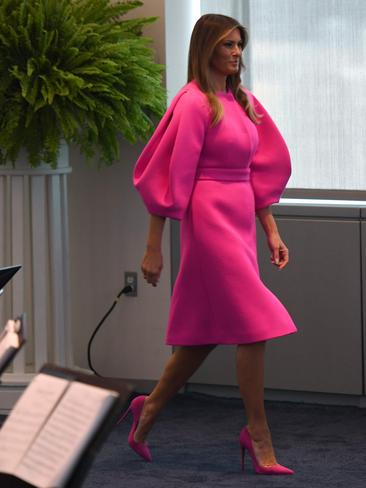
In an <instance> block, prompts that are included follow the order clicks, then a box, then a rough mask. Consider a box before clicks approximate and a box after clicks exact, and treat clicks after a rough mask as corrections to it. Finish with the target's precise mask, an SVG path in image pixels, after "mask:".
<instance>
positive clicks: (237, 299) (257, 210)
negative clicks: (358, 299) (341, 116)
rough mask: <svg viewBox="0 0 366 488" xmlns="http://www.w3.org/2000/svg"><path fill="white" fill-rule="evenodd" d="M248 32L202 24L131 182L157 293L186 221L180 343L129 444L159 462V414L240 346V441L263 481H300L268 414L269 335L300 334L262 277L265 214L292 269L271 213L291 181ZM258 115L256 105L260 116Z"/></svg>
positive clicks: (278, 255)
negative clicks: (154, 449)
mask: <svg viewBox="0 0 366 488" xmlns="http://www.w3.org/2000/svg"><path fill="white" fill-rule="evenodd" d="M247 42H248V34H247V31H246V29H245V28H244V27H243V26H241V25H240V24H239V23H238V22H237V21H236V20H235V19H232V18H231V17H227V16H224V15H216V14H208V15H204V16H202V17H201V18H200V19H199V20H198V21H197V23H196V25H195V27H194V30H193V32H192V37H191V43H190V49H189V66H188V83H187V84H186V85H185V86H184V87H183V88H182V89H181V90H180V91H179V92H178V94H177V95H176V96H175V98H174V99H173V101H172V103H171V105H170V107H169V108H168V110H167V112H166V113H165V115H164V117H163V118H162V120H161V121H160V124H159V125H158V127H157V129H156V131H155V132H154V134H153V136H152V138H151V139H150V141H149V142H148V144H147V145H146V147H145V148H144V150H143V152H142V154H141V156H140V157H139V159H138V161H137V163H136V167H135V170H134V176H133V182H134V185H135V187H136V188H137V190H138V191H139V192H140V194H141V197H142V199H143V201H144V203H145V205H146V208H147V210H148V211H149V213H150V214H151V220H150V229H149V236H148V242H147V248H146V252H145V255H144V257H143V262H142V265H141V269H142V272H143V274H144V277H145V279H146V281H147V282H148V283H150V284H151V285H152V286H156V285H157V282H158V280H159V276H160V273H161V270H162V267H163V260H162V255H161V239H162V233H163V228H164V223H165V219H166V217H169V218H173V219H177V220H180V221H181V262H180V269H179V273H178V276H177V278H176V281H175V285H174V290H173V295H172V299H171V305H170V311H169V319H168V326H167V335H166V344H169V345H174V346H177V347H176V350H175V351H174V353H173V354H172V356H171V357H170V359H169V361H168V363H167V365H166V368H165V370H164V372H163V374H162V377H161V378H160V380H159V382H158V384H157V386H156V387H155V388H154V390H153V391H152V392H151V393H150V395H148V396H144V395H141V396H138V397H136V398H135V399H134V400H133V401H132V402H131V405H130V407H129V409H128V410H127V411H126V412H125V414H124V415H123V417H122V418H121V419H120V420H122V419H123V418H125V416H126V415H127V413H128V412H130V411H131V412H132V413H133V425H132V428H131V431H130V433H129V439H128V440H129V444H130V446H131V447H132V448H133V449H134V450H135V451H136V452H137V453H138V454H140V455H141V456H142V457H143V458H144V459H146V460H148V461H151V453H150V450H149V447H148V444H147V442H145V439H146V437H147V434H148V432H149V430H150V429H151V427H152V425H153V423H154V420H155V419H156V416H157V415H158V413H159V412H160V411H161V409H162V408H163V407H164V405H166V403H167V402H168V400H169V399H170V398H172V397H173V396H174V395H175V393H176V392H177V391H178V390H179V389H180V388H181V387H182V386H183V385H184V384H185V382H186V381H187V380H188V378H190V376H191V375H192V374H193V373H194V372H195V371H196V369H197V368H198V367H199V366H200V364H201V363H202V362H203V360H204V359H205V358H206V357H207V355H208V354H209V353H210V351H212V350H213V349H214V348H215V346H216V345H217V344H237V358H236V359H237V377H238V384H239V388H240V392H241V395H242V398H243V402H244V405H245V410H246V415H247V425H246V426H245V427H244V428H243V429H242V431H241V433H240V436H239V442H240V448H241V453H242V468H244V464H243V461H244V452H245V449H248V451H249V454H250V455H251V457H252V461H253V464H254V467H255V470H256V472H257V473H261V474H293V473H294V471H292V470H291V469H288V468H286V467H284V466H281V465H280V464H278V463H277V461H276V458H275V455H274V451H273V447H272V442H271V434H270V430H269V426H268V423H267V419H266V413H265V409H264V351H265V342H266V340H268V339H271V338H275V337H279V336H283V335H286V334H292V333H294V332H296V331H297V328H296V326H295V324H294V323H293V321H292V319H291V317H290V315H289V314H288V312H287V311H286V309H285V308H284V306H283V305H282V304H281V303H280V301H279V300H278V299H277V297H275V296H274V294H273V293H272V292H271V291H270V290H268V289H267V288H266V287H265V286H264V284H263V282H262V281H261V280H260V277H259V269H258V263H257V256H256V226H255V220H256V219H255V216H256V215H257V216H258V217H259V219H260V222H261V224H262V226H263V229H264V231H265V232H266V234H267V241H268V245H269V248H270V251H271V261H272V263H273V264H274V265H276V266H277V267H278V269H283V268H284V267H285V266H286V264H287V262H288V249H287V247H286V246H285V244H284V243H283V241H282V240H281V237H280V235H279V233H278V229H277V226H276V223H275V220H274V218H273V216H272V214H271V212H270V208H269V207H270V205H271V204H273V203H275V202H278V201H279V199H280V196H281V194H282V193H283V190H284V188H285V185H286V183H287V181H288V179H289V177H290V174H291V163H290V157H289V153H288V150H287V147H286V144H285V142H284V140H283V138H282V136H281V134H280V133H279V131H278V129H277V127H276V126H275V124H274V122H273V121H272V119H271V118H270V116H269V115H268V113H267V112H266V110H265V109H264V108H263V107H262V105H261V104H260V103H259V102H258V100H257V99H256V98H255V96H254V95H253V94H252V93H250V91H249V90H248V89H247V88H245V87H243V86H242V85H241V84H240V81H241V80H240V70H241V68H244V64H243V63H242V59H241V55H242V52H243V49H244V47H245V46H246V44H247ZM255 109H259V111H260V114H258V113H257V112H256V110H255Z"/></svg>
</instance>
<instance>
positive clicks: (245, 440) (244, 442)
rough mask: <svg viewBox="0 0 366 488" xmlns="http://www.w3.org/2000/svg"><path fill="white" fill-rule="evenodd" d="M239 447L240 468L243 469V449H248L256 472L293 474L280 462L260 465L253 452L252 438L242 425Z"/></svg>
mask: <svg viewBox="0 0 366 488" xmlns="http://www.w3.org/2000/svg"><path fill="white" fill-rule="evenodd" d="M239 442H240V449H241V469H242V471H244V453H245V449H248V451H249V454H250V457H251V458H252V462H253V466H254V470H255V472H256V473H257V474H294V473H295V471H293V470H292V469H289V468H286V467H285V466H282V465H281V464H278V463H276V464H274V465H273V466H262V465H260V464H259V462H258V460H257V458H256V455H255V453H254V448H253V443H252V439H251V437H250V434H249V431H248V429H247V427H244V428H243V429H242V431H241V432H240V438H239Z"/></svg>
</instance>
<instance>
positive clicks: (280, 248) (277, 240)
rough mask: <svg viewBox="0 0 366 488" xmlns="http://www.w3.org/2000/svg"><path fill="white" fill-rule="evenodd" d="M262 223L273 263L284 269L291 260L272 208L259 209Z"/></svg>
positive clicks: (257, 213) (257, 212) (258, 214)
mask: <svg viewBox="0 0 366 488" xmlns="http://www.w3.org/2000/svg"><path fill="white" fill-rule="evenodd" d="M256 215H257V216H258V218H259V220H260V223H261V225H262V227H263V230H264V232H265V233H266V235H267V242H268V246H269V248H270V250H271V262H272V263H273V264H275V265H276V266H278V268H279V269H282V268H284V267H285V266H286V264H287V263H288V260H289V252H288V248H287V247H286V246H285V244H284V242H283V241H282V240H281V237H280V234H279V232H278V229H277V225H276V221H275V219H274V217H273V215H272V212H271V209H270V207H264V208H259V209H257V210H256Z"/></svg>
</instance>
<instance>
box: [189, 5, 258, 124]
mask: <svg viewBox="0 0 366 488" xmlns="http://www.w3.org/2000/svg"><path fill="white" fill-rule="evenodd" d="M234 29H238V30H239V32H240V37H241V40H242V43H243V49H244V48H245V46H246V45H247V44H248V40H249V35H248V31H247V29H246V28H245V27H244V26H242V25H241V24H240V23H239V22H238V21H237V20H235V19H233V18H232V17H228V16H227V15H221V14H206V15H202V17H200V18H199V19H198V21H197V22H196V25H195V26H194V28H193V31H192V35H191V41H190V45H189V55H188V82H190V81H192V80H195V81H196V82H197V84H198V86H199V88H200V89H201V90H202V91H203V92H204V93H205V94H206V96H207V99H208V102H209V104H210V107H211V110H212V120H211V125H212V126H214V125H216V124H217V123H218V122H219V121H220V119H221V118H222V116H223V107H222V105H221V103H220V100H219V99H218V97H217V96H216V95H215V90H214V87H213V85H212V80H211V79H210V72H209V68H210V62H211V59H212V56H213V54H214V51H215V48H216V46H217V45H218V43H219V42H221V41H222V39H223V38H224V37H226V36H227V35H228V34H229V33H230V32H231V31H232V30H234ZM239 66H240V68H239V69H238V71H237V73H235V74H232V75H229V76H227V78H226V89H227V90H231V91H232V92H233V95H234V97H235V99H236V100H237V101H238V102H239V104H240V105H241V106H242V108H243V110H245V112H246V113H247V115H248V117H249V118H250V119H251V120H252V121H253V122H254V123H255V124H258V123H259V118H260V117H261V115H260V114H258V113H256V112H255V110H254V107H252V105H251V103H250V101H249V99H248V96H247V94H246V93H245V92H244V91H243V90H242V89H241V88H240V85H241V78H240V71H241V69H244V70H245V69H246V66H245V64H244V63H243V60H242V58H241V57H240V65H239Z"/></svg>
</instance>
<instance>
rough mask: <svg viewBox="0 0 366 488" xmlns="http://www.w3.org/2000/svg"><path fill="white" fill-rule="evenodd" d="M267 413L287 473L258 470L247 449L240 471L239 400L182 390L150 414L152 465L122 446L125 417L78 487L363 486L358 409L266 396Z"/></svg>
mask: <svg viewBox="0 0 366 488" xmlns="http://www.w3.org/2000/svg"><path fill="white" fill-rule="evenodd" d="M266 411H267V417H268V422H269V425H270V428H271V433H272V440H273V445H274V448H275V453H276V457H277V461H278V462H279V463H281V464H284V465H285V466H288V467H290V468H291V469H293V470H294V471H295V474H294V475H289V476H266V475H257V474H256V473H255V472H254V469H253V466H252V464H251V459H250V457H249V453H248V452H246V462H245V473H244V474H243V473H242V472H241V469H240V450H239V441H238V437H239V432H240V429H241V427H242V426H243V425H244V424H245V415H244V413H243V408H242V404H241V401H240V400H238V399H221V398H215V397H209V396H205V395H198V394H188V395H177V396H176V397H175V398H174V399H173V400H172V401H171V402H170V403H169V405H168V406H167V407H166V408H165V410H164V411H163V412H162V413H161V414H160V416H159V418H158V419H157V422H156V424H155V425H154V428H153V430H152V431H151V433H150V436H149V445H150V449H151V452H152V456H153V462H152V463H146V462H145V461H144V460H143V459H141V458H140V457H139V456H138V455H137V454H135V452H134V451H132V450H131V449H130V447H129V446H128V444H127V435H128V432H129V429H130V426H131V421H132V416H131V415H129V416H128V417H127V420H125V421H124V422H123V423H121V424H120V425H118V426H116V428H115V430H114V431H113V432H112V433H111V434H110V436H109V437H108V440H107V441H106V442H105V444H104V445H103V447H102V449H101V450H100V452H99V453H98V455H97V457H96V459H95V461H94V464H93V466H92V468H91V470H90V471H89V473H88V476H87V478H86V480H85V483H84V485H83V486H84V487H85V488H98V487H103V488H129V487H130V488H178V487H179V488H182V487H191V486H192V487H197V488H206V487H210V488H216V487H217V488H219V487H239V486H250V487H267V486H269V487H274V488H285V487H299V488H300V487H301V488H302V487H304V488H323V487H324V488H330V487H331V488H338V487H339V488H345V487H352V488H361V487H362V488H365V486H366V411H365V410H362V409H359V408H357V407H334V406H319V405H308V404H297V403H296V404H295V403H288V402H270V401H266Z"/></svg>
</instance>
